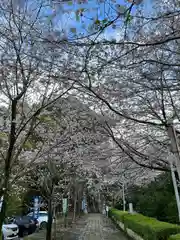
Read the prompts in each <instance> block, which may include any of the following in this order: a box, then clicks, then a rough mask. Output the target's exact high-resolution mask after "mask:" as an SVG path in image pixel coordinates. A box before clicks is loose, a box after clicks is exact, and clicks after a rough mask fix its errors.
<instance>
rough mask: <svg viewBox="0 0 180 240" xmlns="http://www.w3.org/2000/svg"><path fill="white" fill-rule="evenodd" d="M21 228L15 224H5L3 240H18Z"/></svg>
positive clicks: (3, 226)
mask: <svg viewBox="0 0 180 240" xmlns="http://www.w3.org/2000/svg"><path fill="white" fill-rule="evenodd" d="M18 232H19V228H18V226H17V225H16V224H14V223H7V222H6V223H4V224H3V225H2V235H3V236H2V239H3V240H12V239H17V238H18Z"/></svg>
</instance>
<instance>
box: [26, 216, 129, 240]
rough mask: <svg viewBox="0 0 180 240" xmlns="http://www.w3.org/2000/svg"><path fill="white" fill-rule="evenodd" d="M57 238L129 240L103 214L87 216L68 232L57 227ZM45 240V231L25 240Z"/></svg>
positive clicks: (61, 239) (64, 239)
mask: <svg viewBox="0 0 180 240" xmlns="http://www.w3.org/2000/svg"><path fill="white" fill-rule="evenodd" d="M56 237H57V238H56V239H57V240H128V238H127V237H126V236H125V235H124V234H123V233H122V232H121V231H120V230H119V229H117V228H116V227H115V225H114V224H113V223H112V221H111V220H110V219H108V218H107V217H105V216H103V215H101V214H87V215H85V216H84V217H81V218H80V219H79V220H78V221H77V222H76V223H75V224H74V225H73V227H72V228H68V229H66V231H62V226H59V231H58V227H57V234H56ZM44 239H45V231H39V232H38V233H35V234H32V235H30V236H29V237H27V238H26V239H25V240H44Z"/></svg>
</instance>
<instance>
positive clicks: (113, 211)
mask: <svg viewBox="0 0 180 240" xmlns="http://www.w3.org/2000/svg"><path fill="white" fill-rule="evenodd" d="M108 214H109V217H112V216H114V217H115V218H116V219H117V220H118V221H120V222H122V223H124V216H125V215H127V214H128V212H125V211H119V210H117V209H115V208H111V209H110V210H109V213H108Z"/></svg>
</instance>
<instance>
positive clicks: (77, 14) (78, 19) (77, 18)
mask: <svg viewBox="0 0 180 240" xmlns="http://www.w3.org/2000/svg"><path fill="white" fill-rule="evenodd" d="M76 21H78V22H79V21H80V16H79V10H77V11H76Z"/></svg>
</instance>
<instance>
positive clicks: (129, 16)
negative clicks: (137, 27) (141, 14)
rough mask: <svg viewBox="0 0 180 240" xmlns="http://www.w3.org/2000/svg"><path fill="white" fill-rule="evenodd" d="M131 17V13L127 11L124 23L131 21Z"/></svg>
mask: <svg viewBox="0 0 180 240" xmlns="http://www.w3.org/2000/svg"><path fill="white" fill-rule="evenodd" d="M132 19H133V17H132V16H131V14H130V13H129V14H128V15H127V17H126V23H131V21H132Z"/></svg>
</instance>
